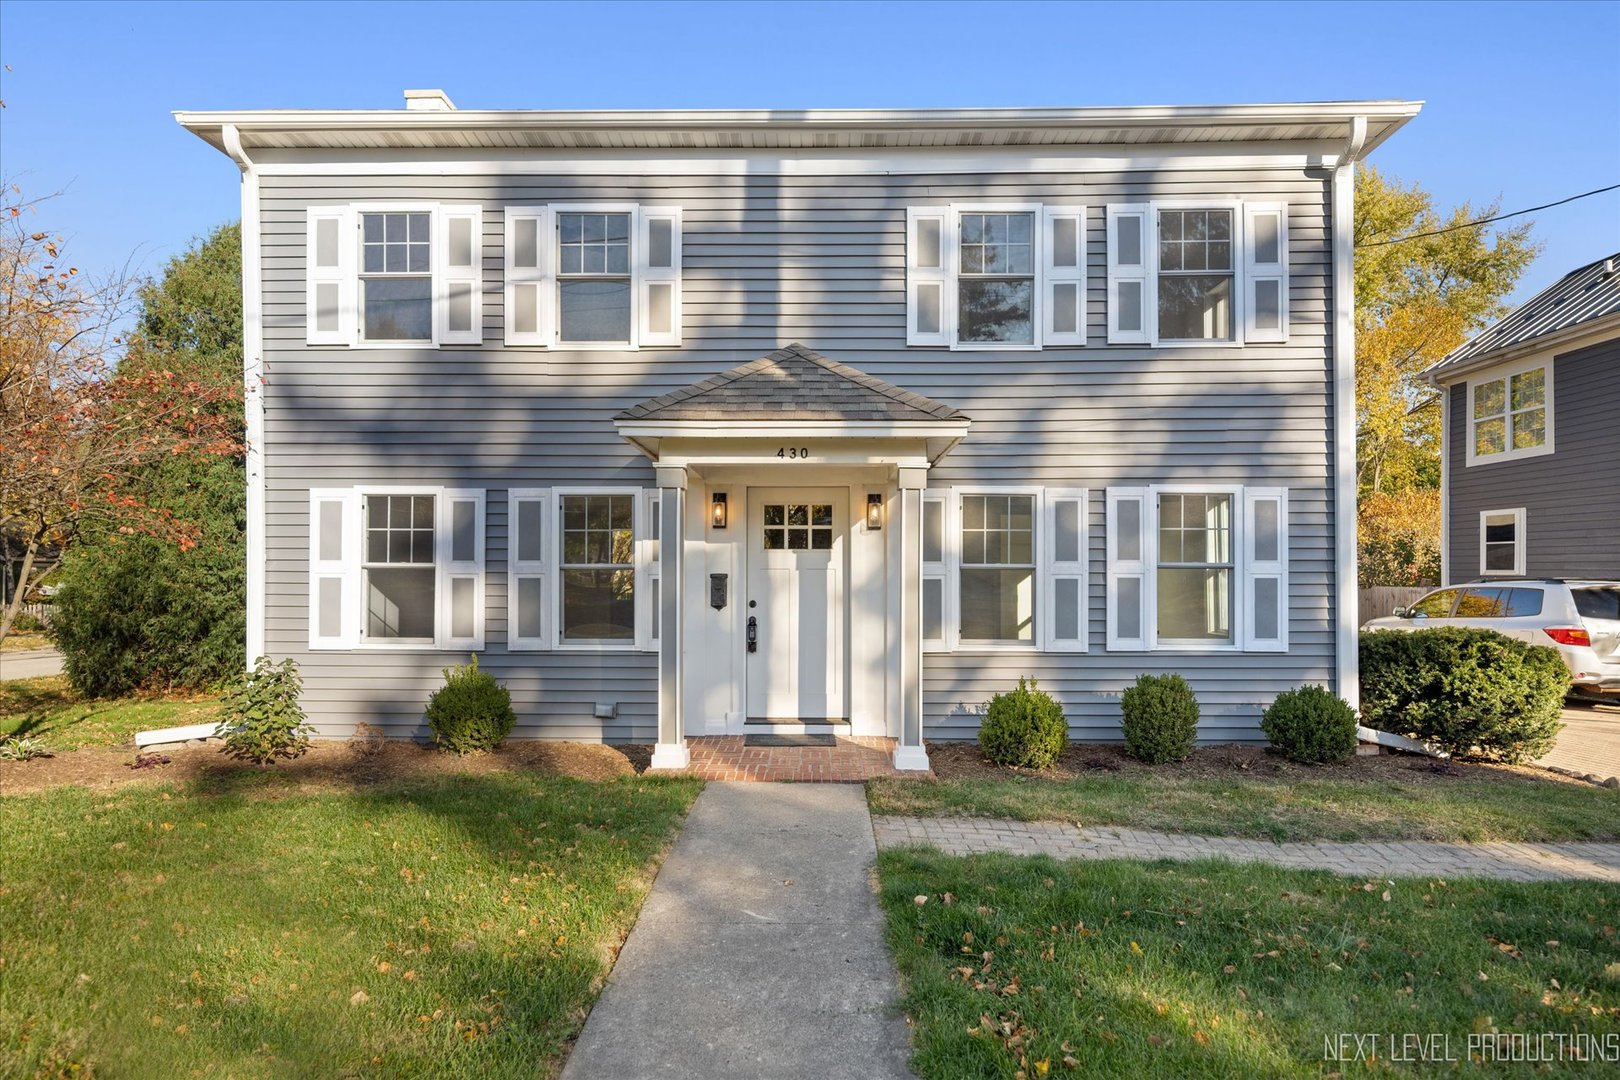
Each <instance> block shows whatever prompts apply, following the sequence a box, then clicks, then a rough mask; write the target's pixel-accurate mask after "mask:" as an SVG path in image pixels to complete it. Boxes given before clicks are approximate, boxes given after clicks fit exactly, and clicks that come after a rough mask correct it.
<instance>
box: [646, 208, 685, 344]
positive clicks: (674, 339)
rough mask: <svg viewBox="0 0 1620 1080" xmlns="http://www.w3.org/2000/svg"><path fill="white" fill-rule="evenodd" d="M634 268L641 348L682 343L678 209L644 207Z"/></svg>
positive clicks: (679, 224)
mask: <svg viewBox="0 0 1620 1080" xmlns="http://www.w3.org/2000/svg"><path fill="white" fill-rule="evenodd" d="M640 216H641V223H640V237H639V238H640V243H639V244H638V245H637V246H636V247H637V250H636V268H637V276H638V277H639V279H640V281H639V287H640V289H641V305H640V315H641V337H640V340H639V342H638V344H640V345H642V346H644V347H645V346H658V345H679V344H680V343H681V208H680V207H678V206H643V207H642V208H641V215H640Z"/></svg>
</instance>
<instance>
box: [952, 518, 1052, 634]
mask: <svg viewBox="0 0 1620 1080" xmlns="http://www.w3.org/2000/svg"><path fill="white" fill-rule="evenodd" d="M961 515H962V529H961V536H962V546H961V580H960V593H959V597H960V600H959V604H960V611H961V620H962V622H961V640H962V641H963V642H967V643H973V642H994V643H1004V644H1033V643H1034V641H1035V596H1036V591H1035V497H1034V496H1033V495H963V496H962V506H961Z"/></svg>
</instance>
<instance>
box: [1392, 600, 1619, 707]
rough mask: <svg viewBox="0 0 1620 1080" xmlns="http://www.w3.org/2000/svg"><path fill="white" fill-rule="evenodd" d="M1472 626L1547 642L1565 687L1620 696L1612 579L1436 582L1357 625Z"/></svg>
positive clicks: (1616, 604) (1396, 627) (1398, 627)
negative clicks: (1405, 603) (1564, 671)
mask: <svg viewBox="0 0 1620 1080" xmlns="http://www.w3.org/2000/svg"><path fill="white" fill-rule="evenodd" d="M1436 626H1479V627H1484V628H1485V629H1487V630H1495V631H1497V632H1498V633H1502V634H1506V635H1507V636H1508V637H1514V638H1519V639H1520V640H1521V641H1528V642H1530V643H1532V644H1534V645H1555V646H1557V648H1558V651H1559V652H1560V653H1562V654H1563V656H1564V663H1566V664H1568V665H1569V671H1570V675H1571V683H1572V685H1571V691H1572V692H1576V693H1583V694H1598V695H1605V696H1607V695H1611V694H1612V695H1617V696H1620V582H1617V581H1558V580H1553V579H1545V578H1543V579H1531V578H1507V579H1504V578H1491V579H1488V580H1482V581H1474V582H1470V583H1469V584H1466V585H1453V586H1450V587H1448V588H1444V589H1436V590H1435V591H1434V592H1432V593H1429V594H1428V595H1427V596H1425V597H1423V598H1422V599H1421V600H1419V601H1418V602H1417V603H1415V604H1413V605H1412V606H1411V607H1407V608H1396V609H1395V612H1394V614H1392V615H1388V616H1386V617H1384V618H1381V619H1370V620H1368V622H1367V624H1366V625H1365V626H1363V627H1362V629H1363V630H1422V629H1425V628H1429V627H1436Z"/></svg>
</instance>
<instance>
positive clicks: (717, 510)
mask: <svg viewBox="0 0 1620 1080" xmlns="http://www.w3.org/2000/svg"><path fill="white" fill-rule="evenodd" d="M726 518H727V513H726V493H725V492H723V491H717V492H715V493H714V502H713V504H712V505H711V507H710V510H709V520H710V522H712V523H713V524H714V527H715V528H717V529H723V528H725V527H726Z"/></svg>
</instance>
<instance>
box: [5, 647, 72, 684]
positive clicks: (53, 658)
mask: <svg viewBox="0 0 1620 1080" xmlns="http://www.w3.org/2000/svg"><path fill="white" fill-rule="evenodd" d="M60 674H62V654H61V653H59V652H57V651H56V650H55V649H18V650H16V651H14V652H0V680H5V679H32V678H35V677H37V676H40V675H60Z"/></svg>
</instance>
